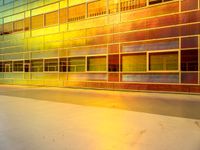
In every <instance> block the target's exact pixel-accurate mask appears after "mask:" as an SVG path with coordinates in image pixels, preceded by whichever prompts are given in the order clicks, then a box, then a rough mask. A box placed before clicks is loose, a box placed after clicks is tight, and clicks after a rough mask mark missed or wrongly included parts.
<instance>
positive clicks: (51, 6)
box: [44, 3, 59, 13]
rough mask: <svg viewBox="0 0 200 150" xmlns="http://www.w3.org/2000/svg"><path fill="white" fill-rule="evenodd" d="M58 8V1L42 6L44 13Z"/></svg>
mask: <svg viewBox="0 0 200 150" xmlns="http://www.w3.org/2000/svg"><path fill="white" fill-rule="evenodd" d="M58 9H59V3H55V4H51V5H47V6H45V7H44V13H48V12H51V11H55V10H58Z"/></svg>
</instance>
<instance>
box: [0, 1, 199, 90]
mask: <svg viewBox="0 0 200 150" xmlns="http://www.w3.org/2000/svg"><path fill="white" fill-rule="evenodd" d="M0 1H1V0H0ZM197 2H198V1H197V0H192V1H191V0H182V1H177V0H88V1H86V0H67V1H51V0H45V1H32V0H31V1H27V2H26V3H24V2H14V3H8V4H6V5H4V4H3V5H2V6H0V72H8V73H1V74H0V78H2V77H3V78H5V80H6V82H7V80H8V79H12V80H13V79H15V78H16V79H18V80H19V79H20V81H18V82H19V83H24V80H27V79H28V80H30V83H32V81H31V80H36V79H37V80H38V79H39V80H41V81H42V80H46V79H48V80H49V79H51V80H52V82H54V83H56V84H57V85H58V82H62V83H63V86H65V85H68V82H70V81H75V82H76V84H74V85H79V84H82V85H83V86H90V84H93V85H92V86H91V87H101V88H103V87H104V86H105V87H114V88H115V85H114V83H116V82H117V83H119V85H117V88H130V87H131V88H135V86H133V85H132V84H134V83H135V82H141V85H142V84H145V83H146V82H148V83H159V86H158V87H159V88H160V87H162V86H163V85H164V84H162V83H169V84H167V85H170V86H171V85H172V84H171V83H174V84H176V86H181V85H184V86H185V84H192V85H191V86H193V84H195V85H200V81H199V77H200V72H199V53H198V51H199V47H200V45H199V41H200V39H199V37H200V28H199V24H200V23H199V22H200V17H199V15H200V11H199V9H198V7H197V6H198V5H197V4H198V3H197ZM0 3H1V2H0ZM12 72H13V73H12ZM18 72H20V73H18ZM28 72H31V73H30V75H29V73H28ZM58 79H59V80H60V81H58ZM82 81H84V82H87V83H82ZM90 81H92V82H91V83H89V82H90ZM94 81H95V82H94ZM96 81H101V83H100V82H98V83H97V82H96ZM8 82H10V83H11V82H12V81H8ZM38 82H39V81H38ZM42 83H45V84H48V82H46V81H45V82H43V81H42ZM0 84H1V81H0ZM104 84H109V85H108V86H107V85H104ZM161 84H162V85H161ZM174 84H173V85H174ZM69 85H72V84H69ZM82 85H81V86H82ZM138 86H139V85H138ZM145 86H146V85H145ZM149 86H151V84H148V86H146V87H147V88H148V87H149ZM186 86H188V85H186ZM136 87H137V86H136ZM146 87H145V88H146ZM179 89H183V88H179ZM199 89H200V86H199Z"/></svg>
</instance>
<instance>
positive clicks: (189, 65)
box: [181, 50, 198, 71]
mask: <svg viewBox="0 0 200 150" xmlns="http://www.w3.org/2000/svg"><path fill="white" fill-rule="evenodd" d="M181 70H182V71H198V50H182V51H181Z"/></svg>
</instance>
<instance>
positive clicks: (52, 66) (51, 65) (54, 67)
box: [45, 59, 58, 72]
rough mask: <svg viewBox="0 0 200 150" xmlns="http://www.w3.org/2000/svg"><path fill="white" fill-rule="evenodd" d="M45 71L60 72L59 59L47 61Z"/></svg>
mask: <svg viewBox="0 0 200 150" xmlns="http://www.w3.org/2000/svg"><path fill="white" fill-rule="evenodd" d="M45 71H47V72H48V71H49V72H50V71H58V59H46V60H45Z"/></svg>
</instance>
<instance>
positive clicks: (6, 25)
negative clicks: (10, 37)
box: [3, 22, 13, 34]
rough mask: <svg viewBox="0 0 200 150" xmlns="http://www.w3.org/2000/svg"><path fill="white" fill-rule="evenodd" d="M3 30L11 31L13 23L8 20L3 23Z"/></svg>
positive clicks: (7, 32) (5, 31)
mask: <svg viewBox="0 0 200 150" xmlns="http://www.w3.org/2000/svg"><path fill="white" fill-rule="evenodd" d="M3 30H4V34H9V33H12V31H13V23H12V22H10V23H6V24H4V26H3Z"/></svg>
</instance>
